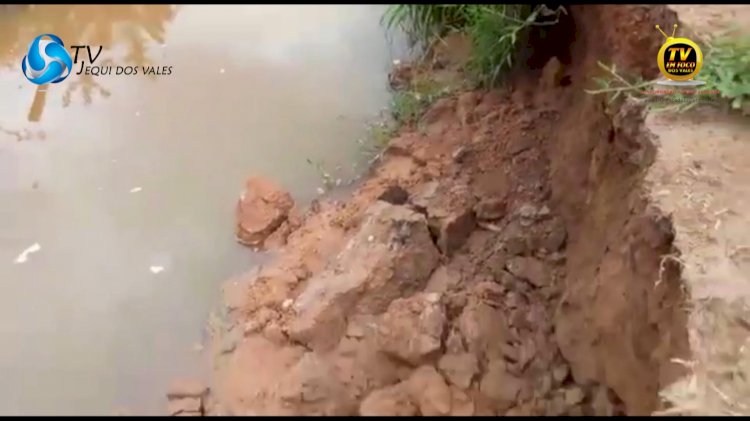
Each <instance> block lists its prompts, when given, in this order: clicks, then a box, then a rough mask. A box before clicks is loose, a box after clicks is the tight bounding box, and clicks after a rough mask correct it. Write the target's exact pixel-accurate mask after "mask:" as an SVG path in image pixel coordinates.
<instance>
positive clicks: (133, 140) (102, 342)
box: [0, 5, 400, 414]
mask: <svg viewBox="0 0 750 421" xmlns="http://www.w3.org/2000/svg"><path fill="white" fill-rule="evenodd" d="M382 10H383V7H382V6H255V5H250V6H248V5H245V6H242V5H239V6H179V7H175V6H159V5H150V6H133V5H108V6H94V5H88V6H62V5H45V6H35V7H30V8H23V9H20V10H9V9H6V10H0V66H1V67H0V93H1V94H0V414H109V413H112V412H113V411H115V410H118V409H119V408H124V409H125V410H127V411H129V412H131V413H156V412H159V411H161V410H162V408H163V405H164V401H163V398H162V396H163V392H164V390H165V388H166V384H167V382H168V381H169V379H170V378H171V377H172V376H175V375H182V374H185V373H194V374H196V375H198V374H199V371H200V370H199V368H200V367H201V366H202V361H203V357H202V356H201V355H200V353H198V352H195V351H193V350H192V349H191V348H192V347H193V344H195V343H196V342H200V341H201V339H202V337H203V335H204V333H203V326H204V325H205V320H206V317H207V314H208V313H209V311H210V310H211V308H212V307H214V306H215V305H216V304H217V300H218V293H219V285H220V282H221V281H222V280H224V279H226V278H228V277H230V276H232V275H235V274H238V273H241V272H243V271H244V270H246V269H247V268H249V267H250V266H251V265H252V264H254V263H255V262H256V261H257V259H258V258H259V257H258V256H255V255H253V254H252V253H251V252H249V251H248V249H246V248H243V247H241V246H239V245H237V244H236V243H235V242H234V240H233V233H232V220H233V209H234V203H235V200H236V198H237V196H238V194H239V190H240V188H241V186H242V182H243V180H244V179H245V177H246V176H247V175H249V174H251V173H261V174H264V175H267V176H269V177H271V178H273V179H275V180H277V181H279V182H280V183H283V184H284V185H285V186H286V187H288V188H289V189H290V190H291V191H292V193H293V194H294V195H295V196H296V197H297V198H298V199H299V200H301V201H304V200H307V199H309V198H310V197H312V196H313V195H314V194H315V191H316V189H317V188H318V187H319V186H320V184H321V182H320V177H319V176H318V172H317V170H316V169H315V168H314V166H311V165H309V164H307V162H306V160H307V159H310V160H311V161H313V162H318V161H324V162H325V165H326V167H327V168H334V167H336V166H341V167H342V168H343V169H344V170H347V169H350V168H351V166H352V164H353V163H355V162H358V161H360V162H361V160H362V157H361V149H360V147H359V146H358V144H357V143H356V139H357V138H359V137H361V136H362V135H363V133H364V125H365V123H366V122H367V121H368V120H370V119H372V118H373V117H374V116H375V115H376V114H377V113H378V112H379V110H380V109H382V107H383V106H385V105H386V103H387V101H388V93H387V91H386V89H385V86H386V83H385V82H386V72H387V69H388V67H389V63H390V61H391V60H392V59H394V58H396V56H395V55H396V54H400V53H399V52H397V51H395V50H394V49H392V48H391V44H390V43H389V42H388V40H387V39H386V36H385V33H384V31H383V29H382V28H381V27H380V25H379V19H380V15H381V13H382ZM43 33H52V34H55V35H57V36H59V37H60V38H61V39H62V40H63V41H64V42H65V44H66V46H68V47H69V46H71V45H78V44H89V45H92V48H94V49H95V48H98V46H99V45H102V46H103V50H102V53H101V57H99V58H98V59H97V61H96V62H95V64H101V63H110V65H113V66H116V65H137V66H143V65H151V64H153V65H156V66H172V71H171V74H170V75H168V76H167V75H162V76H155V77H148V76H144V75H142V74H139V75H134V76H124V75H119V76H117V75H109V76H99V77H95V76H84V75H75V74H72V75H71V76H70V77H68V78H67V79H66V80H64V81H63V82H61V83H59V84H54V85H50V86H49V87H48V88H47V89H46V90H45V89H38V88H37V87H36V86H35V85H34V84H32V83H30V82H29V81H27V80H26V79H25V78H24V77H23V74H22V72H21V69H20V63H21V60H22V58H23V57H24V55H25V54H26V50H27V49H28V46H29V43H30V42H31V41H32V39H33V38H34V37H35V36H37V35H40V34H43ZM71 52H72V51H71ZM94 52H95V51H94ZM73 71H74V72H77V71H78V69H77V67H76V68H75V69H74V70H73ZM35 243H36V244H38V245H39V250H38V251H37V252H32V253H29V254H27V256H26V260H25V261H23V259H21V260H22V262H20V263H17V262H16V261H17V258H18V256H19V254H21V253H22V252H23V251H24V250H25V249H27V248H29V247H30V246H32V245H34V244H35ZM159 270H161V272H159ZM154 272H157V273H154Z"/></svg>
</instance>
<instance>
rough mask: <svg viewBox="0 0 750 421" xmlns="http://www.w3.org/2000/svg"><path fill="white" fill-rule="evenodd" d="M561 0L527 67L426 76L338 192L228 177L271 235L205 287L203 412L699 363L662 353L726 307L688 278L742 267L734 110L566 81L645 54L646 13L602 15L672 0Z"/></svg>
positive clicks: (635, 398)
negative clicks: (566, 0)
mask: <svg viewBox="0 0 750 421" xmlns="http://www.w3.org/2000/svg"><path fill="white" fill-rule="evenodd" d="M570 12H571V13H570V18H569V19H572V21H570V22H567V24H566V23H563V24H561V25H557V26H555V27H553V29H550V30H549V31H550V32H549V33H546V34H545V35H546V37H547V39H554V40H558V41H559V43H545V44H544V46H543V47H539V48H537V49H535V52H534V54H533V55H532V57H531V60H530V62H533V63H546V64H545V65H544V68H543V69H542V68H532V69H530V71H527V72H525V73H524V74H523V75H520V76H519V78H518V79H514V80H513V81H512V83H511V84H510V86H509V88H508V89H506V90H502V91H493V92H463V93H460V94H457V95H453V96H450V97H447V98H443V99H440V100H438V101H437V102H436V103H435V104H434V105H433V106H432V107H430V109H429V110H428V111H427V112H426V113H425V114H424V115H423V116H422V118H421V119H420V121H419V122H418V124H416V125H414V126H410V127H406V128H404V129H403V130H401V132H400V133H399V134H398V136H396V137H395V138H394V139H392V140H391V141H390V142H389V144H388V146H387V148H386V149H385V151H384V154H383V159H382V160H381V161H380V162H379V163H378V164H377V165H376V166H375V167H374V168H373V170H372V173H371V174H370V176H369V177H367V178H366V180H365V181H364V182H363V184H362V185H360V186H359V187H358V188H357V190H356V191H355V192H354V194H353V196H352V197H351V198H350V199H348V200H346V201H345V202H336V201H332V200H322V201H320V202H316V203H315V204H313V206H311V208H310V209H309V210H308V211H307V212H306V213H305V214H304V215H301V216H298V212H297V211H295V210H290V207H291V205H290V203H289V201H288V199H287V196H286V195H285V194H284V193H283V191H282V189H281V188H279V187H277V186H274V185H273V184H270V183H267V182H265V181H263V180H261V179H255V180H254V181H252V182H249V183H248V187H247V190H246V193H245V195H243V201H242V203H241V204H240V206H239V208H238V209H239V210H238V212H239V218H240V223H241V224H240V226H239V228H238V230H239V231H238V234H239V235H240V236H241V237H243V238H251V237H252V238H254V239H255V240H254V241H255V242H256V244H261V243H265V245H266V246H267V247H271V246H273V247H278V256H277V258H276V260H275V261H274V262H273V263H271V264H269V265H267V266H265V267H262V268H259V269H257V270H255V271H253V272H252V273H249V274H248V275H247V276H246V277H243V278H242V279H237V280H233V281H232V282H230V283H229V284H227V287H226V288H225V293H226V297H227V309H228V314H227V319H226V324H225V326H223V331H224V333H223V334H222V335H221V337H220V340H219V341H218V342H217V345H216V347H217V349H216V355H217V375H216V379H215V380H216V381H215V384H214V385H213V388H212V389H213V393H212V395H211V398H210V399H209V400H204V401H202V403H203V411H204V412H206V413H209V414H235V415H249V414H256V415H261V414H275V415H279V414H285V415H298V414H308V415H309V414H320V415H353V414H360V415H416V414H421V415H502V414H506V415H532V414H542V415H563V414H568V415H614V414H631V415H633V414H635V415H638V414H650V413H652V412H654V411H656V410H660V409H665V408H668V407H669V404H666V403H664V402H663V401H662V399H661V397H660V391H663V390H665V389H666V390H667V391H671V392H673V393H677V392H680V393H681V392H684V391H685V388H684V387H683V388H682V389H680V387H681V385H687V386H692V385H693V384H694V383H690V382H689V381H688V382H686V383H679V382H678V383H676V386H672V387H671V388H670V389H667V388H668V386H670V385H672V384H673V383H674V382H675V381H677V380H679V379H681V378H685V376H688V377H687V378H688V379H689V378H690V377H689V376H690V375H692V374H694V373H695V374H696V375H702V376H704V377H703V378H709V380H713V379H714V377H715V375H716V373H717V372H716V371H711V372H708V371H706V370H704V371H702V372H701V371H700V370H691V369H689V368H686V367H685V365H684V364H683V363H681V361H688V360H690V359H691V355H692V356H696V357H698V359H699V360H700V359H701V358H703V360H708V361H718V360H717V357H716V354H714V353H715V352H725V351H726V350H725V349H717V348H715V347H709V348H706V347H705V346H704V345H705V342H701V341H700V339H702V337H700V336H696V333H704V334H705V327H706V326H708V324H706V323H705V322H703V321H701V320H697V319H696V317H697V315H701V314H725V313H723V312H722V309H725V308H728V307H727V306H725V305H724V304H723V303H721V302H719V303H718V306H717V307H715V308H713V310H716V311H714V312H713V313H707V312H705V311H703V312H701V311H696V307H695V306H692V304H694V303H695V302H696V301H695V300H698V302H704V301H705V300H702V299H703V298H705V297H711V298H715V297H721V296H722V292H726V294H725V297H726V298H731V297H733V296H734V297H736V296H737V295H738V291H744V289H747V287H746V281H744V280H742V279H743V278H741V277H740V276H731V275H732V274H734V273H735V272H736V273H737V274H739V273H747V266H746V265H747V262H746V261H743V260H742V259H743V258H745V257H746V256H747V254H745V253H747V251H748V249H747V248H746V247H745V246H746V245H747V243H748V242H747V238H746V236H747V235H748V233H747V229H746V226H747V219H746V217H745V216H744V215H746V214H747V212H745V209H746V206H747V205H748V204H747V203H746V202H744V201H745V200H746V199H745V197H748V194H747V193H748V192H747V189H748V187H747V182H746V181H747V180H748V175H750V174H748V172H747V171H746V170H745V169H744V168H743V167H742V165H741V164H742V163H743V162H744V161H746V159H745V157H747V156H748V153H750V151H748V150H746V149H747V147H746V145H750V143H748V142H747V141H746V140H747V139H745V136H746V135H745V133H748V131H747V127H746V126H745V123H744V122H740V121H738V122H730V121H729V120H726V122H725V120H723V119H719V118H718V117H717V118H714V117H712V116H711V115H705V116H704V117H703V118H704V120H700V121H698V120H695V119H694V118H693V117H684V118H688V120H683V119H665V118H662V117H658V116H654V115H649V114H648V113H646V112H645V110H644V109H643V108H641V107H639V106H637V105H636V104H633V103H629V102H626V103H624V104H623V105H622V106H621V107H620V108H619V109H616V110H610V109H608V108H607V107H606V106H605V103H604V99H603V98H600V97H594V96H591V95H588V94H586V93H584V88H585V87H587V86H589V84H590V82H591V81H590V77H591V76H592V75H593V74H595V71H596V70H595V69H597V65H596V63H597V61H601V60H604V61H606V60H611V61H613V62H615V63H617V64H618V65H619V67H621V68H629V69H636V70H639V71H641V72H642V73H643V74H644V75H646V76H648V77H653V76H655V73H657V72H658V70H657V69H655V67H656V66H655V63H653V58H652V56H651V55H646V56H644V54H642V51H652V50H653V51H658V47H659V46H660V44H661V42H662V39H661V37H657V36H651V35H653V34H641V33H640V32H637V33H634V34H633V35H632V37H623V36H622V34H623V33H628V34H630V33H632V32H633V30H632V29H633V28H634V27H636V25H640V26H643V25H647V26H650V25H653V23H658V22H670V21H675V20H676V19H677V18H676V16H675V15H674V13H673V12H671V11H670V10H669V9H667V8H666V7H662V6H590V7H589V6H582V7H573V8H571V11H570ZM573 21H574V22H575V25H572V24H571V23H572V22H573ZM571 39H575V40H576V42H575V43H573V44H566V42H567V41H568V40H571ZM539 67H541V65H540V66H539ZM706 139H708V140H706ZM253 209H262V210H263V212H255V211H253ZM717 221H721V222H717ZM274 230H275V232H274V234H272V236H271V237H270V239H267V240H262V239H261V240H258V239H259V238H265V237H266V236H267V234H268V232H269V231H274ZM253 235H255V236H253ZM257 235H260V237H258V236H257ZM256 240H257V241H256ZM717 259H718V260H717ZM743 265H744V266H743ZM706 269H707V270H706ZM722 270H724V271H725V272H721V273H719V272H717V271H722ZM732 271H734V272H732ZM718 277H724V278H727V277H728V278H729V279H731V280H733V281H734V280H736V281H737V282H738V283H737V284H731V283H722V284H721V285H722V286H726V288H725V289H723V288H719V287H718V285H717V284H716V283H715V282H714V280H715V279H716V278H718ZM691 293H692V298H693V301H691V300H690V298H691ZM705 308H708V309H710V307H705ZM717 309H718V310H717ZM737 323H739V324H742V322H737ZM719 326H722V327H726V326H729V325H728V324H726V323H723V324H722V323H720V324H719ZM717 332H720V333H727V335H729V337H730V338H731V340H728V341H724V342H722V343H723V344H727V346H735V345H737V344H738V342H736V341H737V339H738V338H744V336H736V335H737V331H736V330H733V329H732V330H727V331H726V332H725V331H724V330H721V329H718V330H717V329H714V330H713V332H712V334H716V333H717ZM712 338H713V337H712ZM743 352H744V351H743ZM722 355H724V354H722ZM728 355H731V356H732V357H735V356H736V355H737V354H735V353H730V354H728ZM741 355H742V354H740V356H741ZM732 362H736V361H732ZM724 368H725V367H722V369H724ZM249 373H252V375H250V374H249ZM698 384H700V385H701V386H703V385H706V384H708V383H706V382H703V383H700V382H699V383H698ZM706 387H708V386H706ZM719 390H721V389H719ZM688 391H689V392H693V393H698V394H701V393H702V395H701V396H703V397H707V399H708V398H710V399H714V400H715V399H719V400H722V399H723V398H724V397H726V395H727V393H725V392H721V391H720V392H718V393H714V394H713V395H710V396H709V395H708V394H706V392H705V391H696V390H688ZM738 396H739V395H738ZM683 397H684V396H683ZM717 397H718V398H717ZM692 401H696V400H695V399H694V396H693V399H692ZM672 402H676V403H680V401H679V399H675V398H674V396H673V399H672ZM709 404H710V405H714V406H709ZM715 405H716V403H715V402H714V401H711V402H708V401H707V402H706V403H705V405H704V406H703V408H702V409H704V410H706V408H710V410H706V412H712V413H719V412H720V409H719V408H718V407H717V406H715ZM194 406H195V405H194ZM198 406H200V405H198ZM684 409H685V408H680V410H684ZM735 409H736V408H735ZM737 412H741V411H740V410H737Z"/></svg>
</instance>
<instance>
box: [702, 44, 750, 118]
mask: <svg viewBox="0 0 750 421" xmlns="http://www.w3.org/2000/svg"><path fill="white" fill-rule="evenodd" d="M707 44H708V49H707V52H706V55H705V57H704V61H703V68H702V69H701V72H700V79H702V80H705V81H706V85H705V86H704V87H702V89H707V90H709V89H710V90H714V89H715V90H718V91H719V93H720V96H721V98H722V99H724V100H726V101H728V102H729V104H730V106H731V108H732V109H735V110H741V109H743V107H745V108H746V107H748V106H749V105H750V37H748V36H736V37H730V36H723V37H720V38H717V39H715V40H712V41H708V43H707Z"/></svg>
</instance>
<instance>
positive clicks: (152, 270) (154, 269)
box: [149, 266, 164, 274]
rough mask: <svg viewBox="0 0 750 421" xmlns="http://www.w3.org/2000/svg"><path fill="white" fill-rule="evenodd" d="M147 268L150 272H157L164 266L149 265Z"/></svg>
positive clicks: (162, 269)
mask: <svg viewBox="0 0 750 421" xmlns="http://www.w3.org/2000/svg"><path fill="white" fill-rule="evenodd" d="M149 270H150V271H151V273H153V274H157V273H160V272H162V271H164V266H151V267H150V268H149Z"/></svg>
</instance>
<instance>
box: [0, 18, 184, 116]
mask: <svg viewBox="0 0 750 421" xmlns="http://www.w3.org/2000/svg"><path fill="white" fill-rule="evenodd" d="M177 11H178V7H177V6H173V5H149V6H148V7H146V6H143V5H44V6H35V5H29V6H26V7H25V8H23V9H20V10H15V11H8V12H5V13H2V12H0V13H1V14H2V15H0V64H1V65H2V66H3V67H7V68H13V69H17V67H18V63H19V62H20V60H21V59H22V57H23V56H24V55H25V54H26V49H27V48H28V44H29V43H30V42H31V40H32V39H34V37H36V36H38V35H40V34H45V33H52V34H55V35H57V36H59V37H60V38H61V39H62V40H63V42H65V44H66V46H67V47H68V48H69V50H70V46H71V45H93V46H98V45H101V46H103V49H104V50H105V51H107V52H110V51H112V50H114V49H116V48H117V47H120V46H124V48H125V49H126V53H125V54H124V55H123V58H122V59H121V60H117V59H116V58H113V57H103V59H100V60H97V62H96V64H97V65H115V64H128V65H138V66H148V65H151V64H153V60H151V59H150V58H149V56H148V50H147V45H148V44H151V43H158V44H163V43H164V36H165V33H166V24H167V23H168V22H169V21H171V20H172V19H173V18H174V17H175V15H176V13H177ZM104 54H108V53H104ZM77 71H78V70H76V69H74V70H73V71H72V72H73V73H75V72H77ZM101 80H102V78H96V77H94V76H92V75H85V74H81V75H71V77H70V78H69V79H68V80H67V81H66V82H65V84H64V87H65V91H64V93H63V96H62V101H63V107H68V106H69V105H70V104H71V102H72V101H73V100H74V98H77V97H80V98H81V99H82V100H83V102H84V104H86V105H88V104H91V102H92V101H93V100H94V98H95V97H97V96H99V97H101V98H107V97H109V96H110V95H111V91H110V90H109V89H107V88H105V87H104V86H102V84H101ZM51 88H52V87H47V86H42V87H38V88H37V90H36V93H35V95H34V100H33V101H32V104H31V107H30V110H29V113H28V120H29V121H30V122H38V121H40V120H41V118H42V115H43V113H44V107H45V104H46V100H47V93H46V90H47V89H51ZM54 88H56V86H55V87H54Z"/></svg>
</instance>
